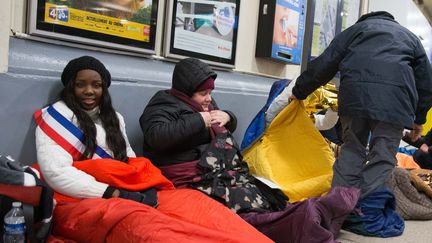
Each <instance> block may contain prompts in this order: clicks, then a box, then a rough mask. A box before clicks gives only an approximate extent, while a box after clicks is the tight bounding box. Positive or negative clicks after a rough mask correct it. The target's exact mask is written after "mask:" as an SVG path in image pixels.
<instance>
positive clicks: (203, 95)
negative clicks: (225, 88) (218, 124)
mask: <svg viewBox="0 0 432 243" xmlns="http://www.w3.org/2000/svg"><path fill="white" fill-rule="evenodd" d="M211 92H212V89H206V90H203V91H197V92H195V93H194V94H193V95H192V100H194V101H195V102H197V103H198V104H200V105H201V107H202V108H203V110H204V111H208V110H209V105H210V103H211V101H212V97H211Z"/></svg>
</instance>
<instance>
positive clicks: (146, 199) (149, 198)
mask: <svg viewBox="0 0 432 243" xmlns="http://www.w3.org/2000/svg"><path fill="white" fill-rule="evenodd" d="M141 195H142V196H143V199H142V203H144V204H147V205H149V206H151V207H154V208H156V207H157V206H158V204H159V203H158V200H157V191H156V189H155V188H150V189H147V190H145V191H141Z"/></svg>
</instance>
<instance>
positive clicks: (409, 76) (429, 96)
mask: <svg viewBox="0 0 432 243" xmlns="http://www.w3.org/2000/svg"><path fill="white" fill-rule="evenodd" d="M337 71H340V74H341V81H340V88H339V94H338V98H339V115H340V116H352V117H362V118H369V119H375V120H380V121H385V122H390V123H394V124H398V125H402V126H405V127H407V128H410V127H412V125H413V123H414V122H415V123H417V124H423V123H425V122H426V113H427V111H428V110H429V108H430V107H431V105H432V70H431V66H430V63H429V61H428V58H427V56H426V53H425V51H424V49H423V46H422V44H421V42H420V40H419V39H418V38H417V37H416V36H415V35H414V34H413V33H411V32H410V31H409V30H407V29H406V28H404V27H402V26H401V25H399V24H398V23H397V22H396V21H395V20H394V18H393V16H392V15H391V14H389V13H387V12H382V11H381V12H372V13H370V14H367V15H363V16H362V17H361V18H360V19H359V21H357V23H356V24H354V25H353V26H351V27H350V28H348V29H346V30H345V31H343V32H342V33H340V34H339V35H337V36H336V37H335V38H334V40H333V41H332V42H331V44H330V46H329V47H328V48H327V49H326V50H325V51H324V53H323V54H322V55H320V56H319V57H317V58H316V59H315V60H313V61H312V62H310V63H309V65H308V68H307V70H306V71H305V72H303V73H302V74H301V75H300V77H299V78H298V79H297V83H296V85H295V87H294V88H293V94H294V95H295V96H296V97H297V98H299V99H304V98H306V97H307V96H308V95H309V94H310V93H312V92H313V91H314V90H315V89H316V88H318V87H319V86H321V85H323V84H325V83H327V82H328V81H329V80H330V79H332V78H333V77H334V75H335V74H336V72H337Z"/></svg>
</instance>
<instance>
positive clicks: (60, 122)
mask: <svg viewBox="0 0 432 243" xmlns="http://www.w3.org/2000/svg"><path fill="white" fill-rule="evenodd" d="M34 118H35V120H36V123H37V124H38V126H39V127H40V128H41V130H42V131H43V132H44V133H45V134H46V135H48V137H50V138H51V139H52V140H54V141H55V142H56V143H57V144H59V145H60V146H61V147H62V148H63V149H64V150H66V151H67V152H68V153H69V154H70V155H72V157H73V158H74V160H79V159H80V158H81V156H82V154H83V153H84V150H85V144H84V133H83V132H82V131H81V129H79V128H78V127H77V126H75V125H74V124H73V123H72V122H71V121H69V120H68V119H66V118H65V117H64V116H63V115H62V114H61V113H60V112H58V111H57V110H56V109H55V108H54V107H53V106H52V105H51V106H48V107H46V108H43V109H41V110H38V111H36V112H35V113H34ZM99 158H107V159H112V157H111V155H109V154H108V153H107V152H106V151H105V150H103V149H102V148H101V147H99V146H97V147H96V151H95V153H94V155H93V158H92V159H99Z"/></svg>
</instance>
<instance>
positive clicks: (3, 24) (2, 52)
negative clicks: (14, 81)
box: [0, 0, 12, 73]
mask: <svg viewBox="0 0 432 243" xmlns="http://www.w3.org/2000/svg"><path fill="white" fill-rule="evenodd" d="M11 5H12V0H3V1H2V7H1V8H0V73H4V72H7V68H8V53H9V33H10V18H11V10H12V9H11Z"/></svg>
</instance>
